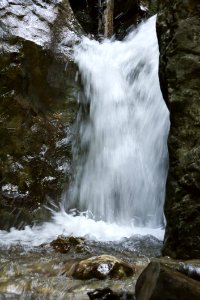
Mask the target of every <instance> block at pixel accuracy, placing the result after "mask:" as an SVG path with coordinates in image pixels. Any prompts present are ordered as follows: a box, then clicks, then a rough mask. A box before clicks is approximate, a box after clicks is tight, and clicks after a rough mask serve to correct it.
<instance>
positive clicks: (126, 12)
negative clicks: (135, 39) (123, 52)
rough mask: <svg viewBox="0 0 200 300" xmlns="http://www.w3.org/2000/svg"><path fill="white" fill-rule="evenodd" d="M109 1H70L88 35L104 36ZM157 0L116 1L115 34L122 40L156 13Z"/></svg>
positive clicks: (114, 11) (114, 12)
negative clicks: (131, 30) (105, 16)
mask: <svg viewBox="0 0 200 300" xmlns="http://www.w3.org/2000/svg"><path fill="white" fill-rule="evenodd" d="M106 1H107V0H101V1H99V0H76V1H74V0H69V2H70V4H71V7H72V9H73V11H74V13H75V16H76V18H77V20H78V21H79V23H80V24H81V26H82V27H83V28H84V30H85V31H86V33H92V34H95V35H97V34H99V35H103V34H104V24H103V22H104V21H103V19H104V13H105V11H106ZM156 2H157V0H144V1H142V0H141V1H140V0H114V10H113V32H114V34H115V36H116V37H117V38H119V39H122V38H123V37H124V36H125V35H126V34H127V33H128V32H129V30H130V29H131V28H132V27H133V26H136V25H137V24H138V23H139V22H140V21H141V20H142V19H144V18H145V17H146V16H147V15H148V12H147V8H148V9H149V11H150V14H151V15H152V14H155V13H156V11H157V10H156V8H157V6H156Z"/></svg>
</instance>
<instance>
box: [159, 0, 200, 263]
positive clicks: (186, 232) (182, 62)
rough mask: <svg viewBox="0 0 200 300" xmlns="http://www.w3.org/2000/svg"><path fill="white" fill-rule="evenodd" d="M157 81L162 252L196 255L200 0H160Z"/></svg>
mask: <svg viewBox="0 0 200 300" xmlns="http://www.w3.org/2000/svg"><path fill="white" fill-rule="evenodd" d="M158 2H159V9H160V13H159V14H158V19H157V33H158V41H159V46H160V71H159V72H160V82H161V89H162V92H163V96H164V99H165V101H166V103H167V105H168V107H169V110H170V115H171V131H170V135H169V141H168V146H169V161H170V166H169V176H168V180H167V195H166V202H165V215H166V219H167V227H166V234H165V240H164V248H163V254H164V255H169V256H172V257H175V258H184V259H188V258H199V257H200V46H199V45H200V19H199V15H200V3H199V1H197V0H174V1H163V0H160V1H158Z"/></svg>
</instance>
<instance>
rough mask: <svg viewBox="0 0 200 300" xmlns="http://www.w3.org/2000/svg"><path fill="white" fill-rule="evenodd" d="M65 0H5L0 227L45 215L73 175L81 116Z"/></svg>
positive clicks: (73, 24) (77, 29)
mask: <svg viewBox="0 0 200 300" xmlns="http://www.w3.org/2000/svg"><path fill="white" fill-rule="evenodd" d="M82 33H83V30H82V29H81V26H80V25H79V23H78V22H77V21H76V19H75V17H74V15H73V12H72V10H71V7H70V5H69V2H68V0H61V1H53V0H50V1H42V0H32V1H18V0H15V1H10V0H3V1H0V139H1V146H0V228H4V229H7V228H9V227H10V226H17V227H23V224H27V223H29V224H30V223H32V222H37V220H40V216H41V215H44V214H43V213H42V205H43V204H45V203H46V202H47V197H51V198H53V199H54V200H56V199H59V197H60V193H61V191H62V189H63V186H64V184H67V183H66V182H67V180H68V178H69V176H70V163H71V124H72V123H73V121H74V119H75V118H76V114H77V101H76V91H77V89H78V85H77V83H76V82H75V80H74V78H75V74H76V66H75V65H74V64H73V62H72V60H71V57H70V55H71V49H72V46H73V44H74V43H76V42H77V41H78V39H79V36H80V35H81V34H82Z"/></svg>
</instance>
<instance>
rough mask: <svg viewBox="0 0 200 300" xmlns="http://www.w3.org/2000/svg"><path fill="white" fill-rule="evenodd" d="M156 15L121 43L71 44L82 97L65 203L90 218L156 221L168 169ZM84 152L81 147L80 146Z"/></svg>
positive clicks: (159, 222)
mask: <svg viewBox="0 0 200 300" xmlns="http://www.w3.org/2000/svg"><path fill="white" fill-rule="evenodd" d="M155 21H156V17H153V18H151V19H150V20H149V21H148V22H146V23H145V24H143V25H142V26H140V28H139V29H138V31H134V32H133V33H131V34H130V35H129V36H128V38H127V39H126V40H125V41H124V42H119V41H115V42H112V41H110V40H107V41H104V42H103V43H99V42H98V41H96V40H90V39H88V38H85V39H83V41H82V43H81V44H80V45H79V46H78V47H76V49H75V60H76V62H77V64H78V66H79V70H80V73H81V76H82V81H83V84H84V93H85V97H82V98H80V99H81V101H82V104H83V105H84V103H85V104H86V103H88V104H89V106H90V112H89V116H88V119H86V120H84V122H82V123H81V125H80V140H81V147H82V149H84V148H86V149H88V150H87V151H88V153H87V154H86V158H85V162H83V158H82V157H81V159H80V161H78V165H77V170H76V177H75V183H74V185H72V187H71V190H70V193H69V195H68V199H69V200H67V204H68V207H73V208H74V207H76V208H78V209H79V210H81V211H84V210H89V211H90V212H91V213H92V214H93V215H94V217H95V218H96V219H98V220H105V221H107V222H117V223H118V224H127V225H128V224H130V222H132V223H134V224H135V225H136V226H148V227H152V228H155V227H159V226H161V225H162V223H163V201H164V195H165V183H166V175H167V145H166V143H167V135H168V128H169V120H168V111H167V108H166V106H165V104H164V101H163V98H162V94H161V91H160V86H159V79H158V61H159V52H158V45H157V37H156V32H155ZM81 153H83V151H81Z"/></svg>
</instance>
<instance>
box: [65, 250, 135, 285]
mask: <svg viewBox="0 0 200 300" xmlns="http://www.w3.org/2000/svg"><path fill="white" fill-rule="evenodd" d="M65 271H66V274H67V275H68V276H72V277H74V278H75V279H81V280H87V279H92V278H97V279H106V278H126V277H129V276H132V275H133V274H134V272H135V270H134V268H133V266H131V265H129V264H128V263H125V262H124V261H122V260H120V259H118V258H116V257H114V256H111V255H100V256H93V257H90V258H88V259H84V260H81V261H80V262H75V263H74V264H73V265H72V266H71V267H70V269H66V270H65Z"/></svg>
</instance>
